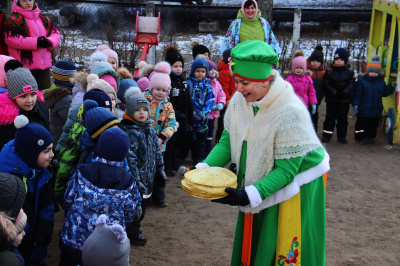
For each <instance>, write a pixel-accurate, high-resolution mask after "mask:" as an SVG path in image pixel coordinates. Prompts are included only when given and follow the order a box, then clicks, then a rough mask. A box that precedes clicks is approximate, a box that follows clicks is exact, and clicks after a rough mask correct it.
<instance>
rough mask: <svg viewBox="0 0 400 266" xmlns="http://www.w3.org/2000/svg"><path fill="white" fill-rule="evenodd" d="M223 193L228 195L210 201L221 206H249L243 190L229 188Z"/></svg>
mask: <svg viewBox="0 0 400 266" xmlns="http://www.w3.org/2000/svg"><path fill="white" fill-rule="evenodd" d="M225 192H226V193H228V194H229V195H228V196H226V197H224V198H221V199H215V200H211V201H212V202H218V203H222V204H229V205H231V206H247V205H249V204H250V200H249V197H248V196H247V193H246V191H245V190H244V188H241V189H234V188H231V187H227V188H225Z"/></svg>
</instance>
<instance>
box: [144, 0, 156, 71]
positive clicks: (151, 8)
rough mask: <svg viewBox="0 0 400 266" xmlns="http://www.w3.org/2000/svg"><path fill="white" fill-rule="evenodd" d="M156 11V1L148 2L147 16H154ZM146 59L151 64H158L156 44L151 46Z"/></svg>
mask: <svg viewBox="0 0 400 266" xmlns="http://www.w3.org/2000/svg"><path fill="white" fill-rule="evenodd" d="M155 13H156V4H155V3H154V2H148V3H147V4H146V17H154V16H155ZM146 61H147V63H148V64H151V65H155V64H156V46H153V47H151V48H150V50H149V54H148V55H147V60H146Z"/></svg>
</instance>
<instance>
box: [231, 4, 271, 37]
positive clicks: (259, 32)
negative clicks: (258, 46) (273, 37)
mask: <svg viewBox="0 0 400 266" xmlns="http://www.w3.org/2000/svg"><path fill="white" fill-rule="evenodd" d="M237 18H238V19H239V18H240V19H241V20H242V23H241V25H240V35H239V38H240V39H239V40H240V42H244V41H249V40H253V41H265V33H264V29H263V26H262V24H261V20H260V18H261V12H260V11H258V14H257V17H256V18H252V19H249V18H246V17H245V16H244V15H243V13H242V10H239V13H238V15H237Z"/></svg>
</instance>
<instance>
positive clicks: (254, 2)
mask: <svg viewBox="0 0 400 266" xmlns="http://www.w3.org/2000/svg"><path fill="white" fill-rule="evenodd" d="M247 1H252V2H253V4H254V6H255V7H256V12H255V14H254V16H253V17H251V18H256V17H257V15H258V5H257V1H256V0H244V1H243V2H242V8H241V11H242V14H243V16H245V17H246V15H245V13H244V4H245V3H246V2H247ZM246 18H247V17H246Z"/></svg>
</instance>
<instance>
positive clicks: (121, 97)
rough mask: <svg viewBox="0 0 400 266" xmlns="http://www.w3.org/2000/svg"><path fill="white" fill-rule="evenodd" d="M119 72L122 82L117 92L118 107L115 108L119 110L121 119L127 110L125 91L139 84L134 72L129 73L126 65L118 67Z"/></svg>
mask: <svg viewBox="0 0 400 266" xmlns="http://www.w3.org/2000/svg"><path fill="white" fill-rule="evenodd" d="M117 74H118V76H119V80H120V83H119V89H118V92H117V101H118V102H117V108H116V109H115V110H116V111H117V112H118V119H119V120H120V121H121V120H122V116H123V114H124V111H125V92H126V91H127V90H128V89H129V88H132V87H135V88H137V87H138V85H137V83H136V81H135V80H134V79H133V76H132V74H131V73H129V71H128V69H126V68H125V67H120V68H118V70H117ZM146 89H147V88H146Z"/></svg>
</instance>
